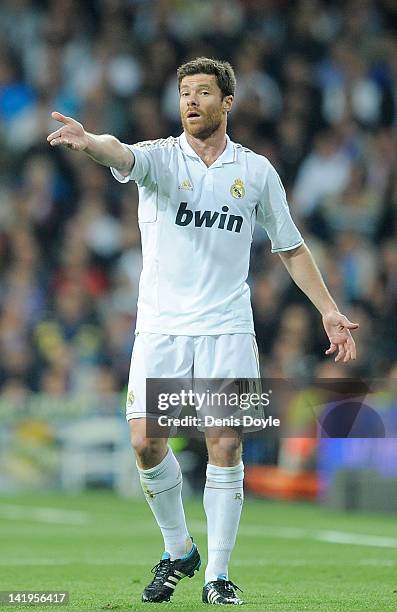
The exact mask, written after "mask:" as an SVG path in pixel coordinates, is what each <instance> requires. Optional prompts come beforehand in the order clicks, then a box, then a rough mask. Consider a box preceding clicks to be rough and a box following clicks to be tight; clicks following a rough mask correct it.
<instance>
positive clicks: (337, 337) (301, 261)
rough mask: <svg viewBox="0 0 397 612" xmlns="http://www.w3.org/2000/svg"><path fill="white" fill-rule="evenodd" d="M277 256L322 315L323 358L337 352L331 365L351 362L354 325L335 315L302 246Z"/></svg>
mask: <svg viewBox="0 0 397 612" xmlns="http://www.w3.org/2000/svg"><path fill="white" fill-rule="evenodd" d="M279 255H280V257H281V260H282V262H283V264H284V265H285V267H286V268H287V270H288V272H289V274H290V276H291V278H292V279H293V280H294V281H295V283H296V284H297V285H298V287H299V288H300V289H302V291H303V292H304V293H305V294H306V295H307V297H308V298H309V299H310V300H311V301H312V302H313V304H314V305H315V307H316V308H317V310H319V312H320V313H321V315H322V318H323V325H324V329H325V331H326V333H327V336H328V338H329V341H330V346H329V348H328V350H327V351H325V354H326V355H331V354H332V353H335V352H336V350H338V352H337V355H336V357H335V361H340V360H342V359H343V361H344V362H347V361H350V360H351V359H355V358H356V345H355V342H354V340H353V338H352V335H351V333H350V330H354V329H357V328H358V323H352V322H351V321H349V319H347V317H345V315H343V314H341V313H340V312H339V310H338V307H337V305H336V304H335V302H334V300H333V299H332V297H331V295H330V293H329V291H328V289H327V287H326V286H325V283H324V280H323V278H322V276H321V273H320V271H319V269H318V267H317V266H316V263H315V261H314V259H313V257H312V254H311V253H310V251H309V249H308V248H307V246H306V245H305V244H302V245H301V246H299V247H298V248H297V249H293V250H291V251H283V252H281V253H279Z"/></svg>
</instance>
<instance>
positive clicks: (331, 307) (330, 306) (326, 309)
mask: <svg viewBox="0 0 397 612" xmlns="http://www.w3.org/2000/svg"><path fill="white" fill-rule="evenodd" d="M332 312H339V308H338V307H337V305H336V304H334V303H332V304H328V305H327V306H325V307H324V308H321V309H320V313H321V316H322V317H326V316H327V315H328V314H331V313H332Z"/></svg>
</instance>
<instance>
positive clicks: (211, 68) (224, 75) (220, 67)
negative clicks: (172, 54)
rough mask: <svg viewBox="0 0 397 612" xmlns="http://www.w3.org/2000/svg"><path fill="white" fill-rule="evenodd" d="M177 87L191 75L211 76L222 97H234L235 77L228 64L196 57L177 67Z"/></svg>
mask: <svg viewBox="0 0 397 612" xmlns="http://www.w3.org/2000/svg"><path fill="white" fill-rule="evenodd" d="M176 74H177V76H178V87H179V89H180V87H181V81H182V79H183V78H184V77H186V76H191V75H193V74H213V75H214V76H215V77H216V82H217V83H218V87H219V89H220V90H221V92H222V96H223V97H225V96H234V92H235V90H236V77H235V75H234V70H233V68H232V67H231V65H230V64H229V62H222V61H221V60H216V59H211V58H209V57H196V59H194V60H191V61H190V62H186V64H182V66H179V68H178V70H177V72H176Z"/></svg>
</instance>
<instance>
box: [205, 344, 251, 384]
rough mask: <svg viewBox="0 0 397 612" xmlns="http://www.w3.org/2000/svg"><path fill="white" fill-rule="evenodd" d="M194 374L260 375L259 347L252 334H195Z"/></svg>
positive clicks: (213, 376) (236, 376) (206, 375)
mask: <svg viewBox="0 0 397 612" xmlns="http://www.w3.org/2000/svg"><path fill="white" fill-rule="evenodd" d="M194 377H195V378H252V379H254V378H260V373H259V359H258V347H257V344H256V340H255V336H254V335H253V334H221V335H219V336H196V337H195V338H194Z"/></svg>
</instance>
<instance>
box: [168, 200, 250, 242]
mask: <svg viewBox="0 0 397 612" xmlns="http://www.w3.org/2000/svg"><path fill="white" fill-rule="evenodd" d="M228 210H229V207H228V206H222V213H219V212H218V211H216V210H203V211H201V210H195V211H194V214H193V211H192V210H190V209H189V208H188V207H187V202H181V203H180V205H179V208H178V212H177V213H176V218H175V223H176V224H177V225H181V226H185V225H190V223H191V222H192V221H193V222H194V225H195V226H196V227H215V228H217V229H226V230H228V231H229V232H237V233H238V234H239V233H240V231H241V226H242V224H243V217H241V216H240V215H231V214H227V212H228Z"/></svg>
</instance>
